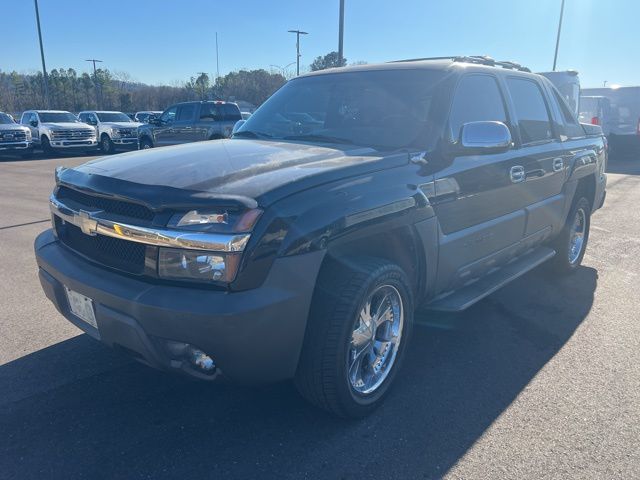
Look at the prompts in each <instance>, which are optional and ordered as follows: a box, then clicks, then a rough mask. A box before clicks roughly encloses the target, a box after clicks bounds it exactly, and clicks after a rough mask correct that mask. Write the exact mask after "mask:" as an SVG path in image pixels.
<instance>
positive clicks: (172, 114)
mask: <svg viewBox="0 0 640 480" xmlns="http://www.w3.org/2000/svg"><path fill="white" fill-rule="evenodd" d="M177 110H178V107H171V108H169V109H168V110H166V111H165V112H164V113H163V114H162V115H160V121H162V122H164V123H169V122H173V121H174V120H175V119H176V111H177Z"/></svg>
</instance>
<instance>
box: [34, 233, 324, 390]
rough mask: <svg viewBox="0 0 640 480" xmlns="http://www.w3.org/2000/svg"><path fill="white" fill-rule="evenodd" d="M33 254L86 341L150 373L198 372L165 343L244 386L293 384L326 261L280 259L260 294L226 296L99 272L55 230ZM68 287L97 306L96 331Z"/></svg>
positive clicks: (52, 295) (49, 289)
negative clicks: (191, 352)
mask: <svg viewBox="0 0 640 480" xmlns="http://www.w3.org/2000/svg"><path fill="white" fill-rule="evenodd" d="M35 252H36V259H37V263H38V267H39V276H40V283H41V285H42V288H43V290H44V292H45V294H46V296H47V297H48V298H49V299H50V300H51V301H52V302H53V303H54V305H55V306H56V308H57V309H58V311H59V312H60V313H61V314H62V315H64V316H65V317H66V318H67V319H68V320H69V321H70V322H72V323H73V324H75V325H76V326H78V327H79V328H80V329H82V330H84V331H85V332H86V333H88V334H90V335H92V336H94V337H96V338H99V339H100V340H101V341H102V342H103V343H105V344H106V345H108V346H111V347H120V348H122V349H124V350H125V351H128V352H130V353H131V354H132V355H133V356H134V357H135V358H137V359H138V360H140V361H142V362H144V363H146V364H148V365H150V366H152V367H155V368H158V369H161V370H168V371H179V372H183V373H185V372H186V373H193V372H192V371H191V370H190V369H189V368H185V365H184V362H181V361H179V360H175V359H172V358H171V356H170V354H169V353H168V352H167V351H166V349H164V348H163V346H162V345H163V342H162V339H164V340H173V341H178V342H184V343H189V344H192V345H194V346H197V347H198V348H199V349H201V350H203V351H204V352H205V353H206V354H208V355H209V356H211V357H212V358H213V359H214V361H215V363H216V366H217V368H218V370H219V371H220V372H221V373H223V374H224V375H225V376H226V377H229V378H230V379H232V380H234V381H236V382H239V383H245V384H258V383H265V382H274V381H279V380H284V379H288V378H292V377H293V376H294V374H295V371H296V367H297V364H298V357H299V354H300V350H301V348H302V343H303V339H304V333H305V328H306V319H307V316H308V313H309V307H310V303H311V297H312V294H313V288H314V284H315V278H316V276H317V272H318V270H319V268H320V264H321V262H322V258H323V253H322V252H316V253H311V254H305V255H298V256H295V257H286V258H280V259H277V260H276V261H275V262H274V264H273V265H272V267H271V270H270V272H269V275H268V277H267V279H266V280H265V282H264V284H263V285H262V286H261V287H259V288H256V289H253V290H246V291H241V292H227V291H219V290H209V289H200V288H193V287H188V286H174V285H167V284H153V283H149V282H147V281H143V280H140V279H137V278H132V277H129V276H124V275H121V274H118V273H115V272H112V271H109V270H106V269H103V268H100V267H98V266H96V265H93V264H92V263H89V262H88V261H86V260H84V259H82V258H81V257H79V256H78V255H76V254H75V253H73V252H71V251H69V250H68V249H67V248H65V247H64V246H63V245H61V244H60V242H58V241H57V240H56V239H55V237H54V236H53V233H52V231H51V230H47V231H45V232H43V233H42V234H40V235H39V236H38V237H37V239H36V241H35ZM64 286H67V287H69V288H70V289H72V290H74V291H77V292H79V293H81V294H83V295H85V296H87V297H89V298H91V299H92V300H93V302H94V307H95V314H96V320H97V324H98V329H97V330H96V329H95V328H93V327H92V326H90V325H88V324H86V323H85V322H83V321H82V320H80V319H79V318H77V317H76V316H75V315H73V314H72V313H71V311H70V307H69V305H68V301H67V297H66V294H65V290H64ZM194 376H198V375H194Z"/></svg>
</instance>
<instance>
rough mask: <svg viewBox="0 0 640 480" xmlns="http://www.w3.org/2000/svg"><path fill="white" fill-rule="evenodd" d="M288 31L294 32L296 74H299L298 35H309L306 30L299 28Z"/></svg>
mask: <svg viewBox="0 0 640 480" xmlns="http://www.w3.org/2000/svg"><path fill="white" fill-rule="evenodd" d="M289 33H295V34H296V76H299V75H300V35H309V33H308V32H302V31H300V30H289Z"/></svg>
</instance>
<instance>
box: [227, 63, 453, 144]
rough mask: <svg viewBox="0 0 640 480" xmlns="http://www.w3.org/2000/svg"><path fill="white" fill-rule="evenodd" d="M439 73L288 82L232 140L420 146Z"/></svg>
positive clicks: (370, 73)
mask: <svg viewBox="0 0 640 480" xmlns="http://www.w3.org/2000/svg"><path fill="white" fill-rule="evenodd" d="M444 75H445V73H443V72H442V71H430V70H418V71H416V70H397V69H396V70H380V71H360V72H348V73H336V74H327V75H318V76H310V77H303V78H299V79H295V80H292V81H290V82H288V83H287V84H286V85H285V86H284V87H282V88H281V89H280V90H279V91H278V92H276V93H275V94H274V95H273V96H272V97H271V98H270V99H269V100H268V101H267V102H266V103H265V104H264V105H263V106H262V107H260V108H259V109H258V110H257V111H256V112H255V113H254V114H253V115H251V117H250V118H249V119H248V120H247V121H246V123H245V124H244V125H243V126H242V127H241V128H240V129H239V130H238V132H237V133H236V134H235V135H236V136H239V137H242V136H248V135H250V134H253V135H255V136H258V137H260V138H276V139H287V140H296V139H298V140H303V141H304V140H309V141H313V142H322V141H326V142H331V143H348V144H354V145H362V146H370V147H374V148H389V149H397V148H402V147H412V146H419V145H422V144H423V143H424V141H425V140H424V139H425V138H426V137H425V135H426V133H427V129H428V127H429V122H428V119H429V110H430V107H431V98H432V96H433V94H434V90H435V87H436V86H437V84H438V83H439V81H440V80H441V79H442V78H443V77H444Z"/></svg>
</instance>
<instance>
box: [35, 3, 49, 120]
mask: <svg viewBox="0 0 640 480" xmlns="http://www.w3.org/2000/svg"><path fill="white" fill-rule="evenodd" d="M33 2H34V3H35V5H36V23H37V24H38V40H40V58H41V59H42V76H43V78H44V103H45V106H46V107H47V108H51V104H50V102H49V79H48V78H47V66H46V65H45V64H44V48H43V47H42V31H41V30H40V11H39V10H38V0H33Z"/></svg>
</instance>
